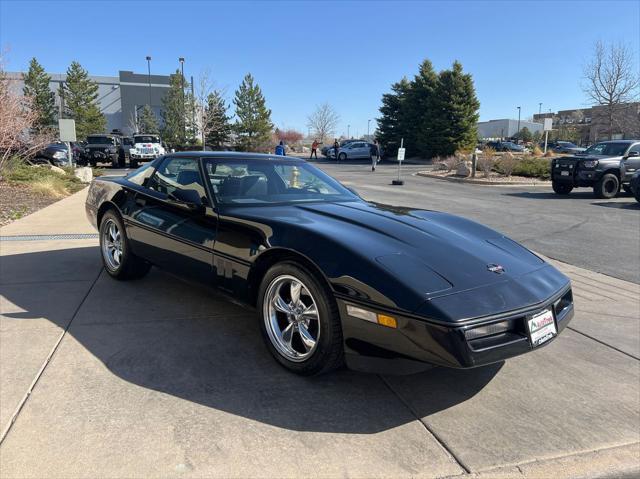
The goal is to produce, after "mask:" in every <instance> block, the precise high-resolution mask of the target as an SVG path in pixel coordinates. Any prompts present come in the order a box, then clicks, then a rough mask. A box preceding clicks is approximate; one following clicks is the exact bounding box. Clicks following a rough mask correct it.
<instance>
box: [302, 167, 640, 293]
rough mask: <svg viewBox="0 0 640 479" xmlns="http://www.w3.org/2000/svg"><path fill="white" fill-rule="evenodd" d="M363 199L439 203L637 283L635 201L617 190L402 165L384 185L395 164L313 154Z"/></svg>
mask: <svg viewBox="0 0 640 479" xmlns="http://www.w3.org/2000/svg"><path fill="white" fill-rule="evenodd" d="M315 164H316V166H319V167H320V168H322V169H323V170H325V171H326V172H327V173H329V174H330V175H332V176H333V177H335V178H337V179H338V180H340V181H341V182H342V183H344V184H345V185H346V186H349V187H351V188H354V189H355V190H356V191H358V193H359V194H360V195H361V196H362V197H363V198H365V199H366V200H370V201H376V202H380V203H387V204H392V205H398V206H410V207H416V208H423V209H431V210H439V211H446V212H449V213H453V214H456V215H460V216H465V217H467V218H470V219H472V220H474V221H477V222H479V223H483V224H485V225H487V226H490V227H492V228H494V229H496V230H498V231H500V232H502V233H504V234H506V235H508V236H509V237H511V238H513V239H514V240H516V241H519V242H521V243H522V244H524V245H525V246H527V247H528V248H529V249H531V250H534V251H537V252H539V253H542V254H544V255H546V256H548V257H550V258H555V259H558V260H560V261H563V262H565V263H569V264H573V265H576V266H580V267H582V268H586V269H589V270H592V271H597V272H601V273H604V274H607V275H609V276H613V277H615V278H620V279H624V280H626V281H632V282H635V283H640V203H638V202H636V201H635V199H634V198H633V197H632V196H630V195H627V194H625V193H621V196H619V197H617V198H615V199H612V200H599V199H596V198H594V197H593V193H592V191H591V190H590V189H587V188H579V189H576V190H574V191H573V192H572V193H571V194H570V195H569V196H566V197H561V196H558V195H556V194H554V193H553V191H552V190H551V187H550V186H484V185H472V184H463V183H453V182H449V181H443V180H438V179H432V178H425V177H420V176H415V173H417V172H418V171H421V170H425V169H427V167H425V166H415V165H412V166H405V167H403V169H402V179H403V180H404V181H405V184H404V185H403V186H392V185H391V180H392V179H394V178H395V177H396V174H397V167H396V166H395V165H391V164H388V163H384V162H383V163H381V164H379V165H378V168H377V169H376V171H375V173H374V172H372V171H371V167H370V164H368V163H367V162H361V163H356V162H352V163H348V164H345V163H341V164H335V163H334V162H333V161H331V162H327V161H318V162H315Z"/></svg>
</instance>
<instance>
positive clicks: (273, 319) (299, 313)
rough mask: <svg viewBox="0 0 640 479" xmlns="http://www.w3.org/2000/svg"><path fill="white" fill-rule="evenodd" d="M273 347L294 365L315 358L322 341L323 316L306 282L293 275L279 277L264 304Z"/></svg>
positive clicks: (269, 289)
mask: <svg viewBox="0 0 640 479" xmlns="http://www.w3.org/2000/svg"><path fill="white" fill-rule="evenodd" d="M262 309H263V317H264V321H265V326H266V328H265V329H266V330H267V334H268V335H269V339H270V340H271V344H273V345H274V346H275V348H276V349H277V350H278V352H279V353H280V354H282V355H283V356H284V357H285V358H287V359H288V360H290V361H294V362H302V361H304V360H305V359H307V358H308V357H309V356H311V355H312V354H313V353H314V351H315V350H316V347H317V345H318V339H319V338H320V315H319V313H318V308H317V306H316V302H315V300H314V299H313V296H312V295H311V292H310V291H309V288H307V287H306V286H305V285H304V283H302V281H300V280H299V279H298V278H296V277H294V276H290V275H282V276H278V277H276V278H275V279H274V280H273V281H271V284H270V285H269V287H268V289H267V292H266V294H265V295H264V302H263V305H262Z"/></svg>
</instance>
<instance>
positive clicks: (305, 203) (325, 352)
mask: <svg viewBox="0 0 640 479" xmlns="http://www.w3.org/2000/svg"><path fill="white" fill-rule="evenodd" d="M86 210H87V215H88V217H89V219H90V221H91V222H92V223H93V225H94V226H96V227H97V228H98V229H99V231H100V251H101V254H102V259H103V262H104V266H105V269H106V271H107V272H108V273H109V274H110V275H111V276H113V277H114V278H116V279H132V278H139V277H142V276H143V275H145V274H146V273H147V272H148V271H149V268H150V267H151V265H155V266H158V267H160V268H165V269H167V270H170V271H173V272H175V273H177V274H179V275H183V276H185V277H187V278H190V279H195V280H198V281H203V282H205V283H207V284H210V285H214V286H216V287H217V288H219V289H221V290H222V291H224V292H226V293H228V294H229V295H231V296H233V298H235V299H236V300H240V301H243V302H245V303H247V304H249V305H251V306H254V307H255V308H256V309H257V311H258V313H259V315H260V327H261V330H262V334H263V336H264V338H265V341H266V344H267V346H268V348H269V349H270V351H271V352H272V354H273V356H274V357H275V358H276V359H277V360H278V361H279V362H280V363H281V364H282V365H284V366H285V367H287V368H289V369H290V370H292V371H294V372H297V373H300V374H315V373H320V372H324V371H328V370H331V369H334V368H337V367H339V366H341V365H342V364H343V363H345V362H346V364H347V366H349V367H352V368H356V369H365V370H375V371H387V372H411V371H417V370H419V369H422V368H423V367H424V366H425V364H435V365H442V366H449V367H456V368H467V367H474V366H479V365H484V364H488V363H492V362H496V361H500V360H503V359H506V358H509V357H512V356H515V355H518V354H521V353H525V352H527V351H531V350H532V349H534V348H536V347H538V346H542V345H545V344H548V342H549V341H550V340H552V339H553V338H554V337H555V336H556V335H557V334H558V333H559V332H560V331H561V330H562V329H563V328H564V327H565V326H566V325H567V323H568V322H569V321H570V319H571V317H572V316H573V297H572V293H571V284H570V282H569V279H568V278H567V277H566V276H564V275H563V274H562V273H560V272H559V271H557V270H556V269H555V268H554V267H553V266H551V265H550V264H548V263H546V262H545V261H544V260H542V259H541V258H539V257H538V256H536V255H535V254H533V253H532V252H530V251H529V250H527V249H526V248H524V247H523V246H521V245H519V244H518V243H516V242H514V241H512V240H510V239H509V238H506V237H505V236H503V235H501V234H500V233H497V232H495V231H493V230H491V229H489V228H486V227H484V226H482V225H480V224H477V223H474V222H472V221H469V220H467V219H464V218H460V217H456V216H452V215H449V214H446V213H440V212H436V211H425V210H417V209H409V208H400V207H394V206H387V205H381V204H375V203H370V202H366V201H364V200H363V199H361V198H360V197H359V196H358V195H356V194H355V193H353V192H352V191H350V190H348V189H347V188H345V187H344V186H342V185H341V184H340V183H338V182H337V181H336V180H334V179H332V178H331V177H329V176H327V175H326V174H325V173H323V172H322V171H320V170H319V169H317V168H315V167H314V166H312V165H310V164H308V163H306V162H305V161H302V160H297V159H291V158H281V157H280V158H279V157H273V156H268V155H259V154H249V153H229V152H224V153H203V152H193V153H188V152H186V153H177V154H172V155H168V156H165V157H161V158H158V159H156V160H155V161H153V162H152V163H149V164H147V165H145V166H143V167H142V168H140V169H138V170H136V171H134V172H133V173H131V174H130V175H128V176H127V177H125V178H115V177H114V178H105V177H102V178H98V179H96V180H94V182H93V183H92V185H91V188H90V189H89V194H88V198H87V204H86Z"/></svg>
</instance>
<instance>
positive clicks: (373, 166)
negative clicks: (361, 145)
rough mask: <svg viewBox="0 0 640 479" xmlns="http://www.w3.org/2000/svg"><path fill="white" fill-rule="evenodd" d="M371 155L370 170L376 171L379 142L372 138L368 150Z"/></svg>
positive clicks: (378, 157)
mask: <svg viewBox="0 0 640 479" xmlns="http://www.w3.org/2000/svg"><path fill="white" fill-rule="evenodd" d="M370 155H371V171H376V165H377V164H378V162H379V161H380V144H379V143H378V140H373V145H372V146H371V150H370Z"/></svg>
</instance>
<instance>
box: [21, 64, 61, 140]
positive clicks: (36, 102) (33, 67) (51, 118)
mask: <svg viewBox="0 0 640 479" xmlns="http://www.w3.org/2000/svg"><path fill="white" fill-rule="evenodd" d="M23 80H24V88H23V93H24V96H26V97H28V98H30V99H31V101H32V102H33V108H34V110H35V111H36V112H37V113H38V120H37V121H36V124H35V127H36V128H37V129H40V128H46V127H50V126H53V124H54V123H55V120H56V104H55V96H54V93H53V91H51V88H49V83H50V82H51V77H50V76H49V75H47V74H46V73H45V71H44V68H42V65H40V63H38V60H36V59H35V57H34V58H32V59H31V63H29V71H28V72H27V74H26V75H23Z"/></svg>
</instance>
